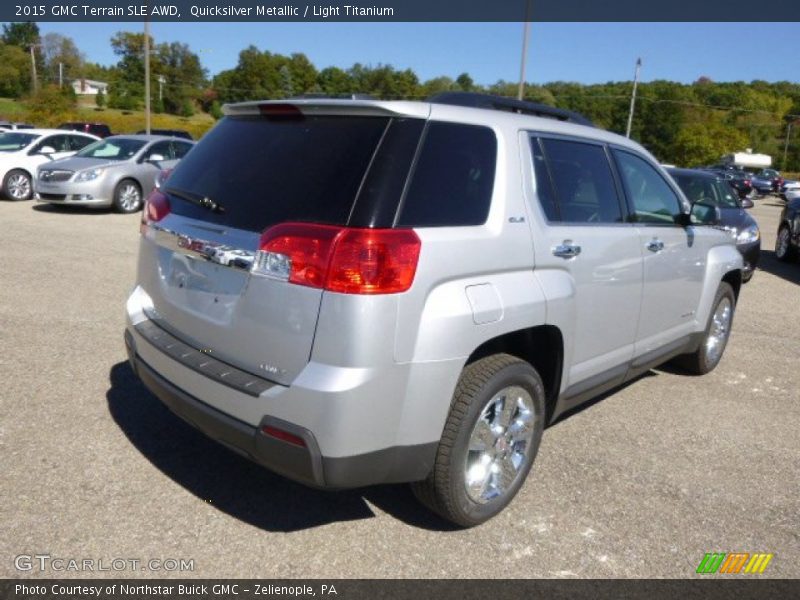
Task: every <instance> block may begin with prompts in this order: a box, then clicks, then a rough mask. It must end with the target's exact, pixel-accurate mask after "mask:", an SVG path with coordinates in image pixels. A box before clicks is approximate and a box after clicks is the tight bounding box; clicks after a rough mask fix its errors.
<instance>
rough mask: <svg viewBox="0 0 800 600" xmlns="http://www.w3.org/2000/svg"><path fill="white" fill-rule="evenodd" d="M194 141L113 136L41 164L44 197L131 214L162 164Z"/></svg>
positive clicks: (38, 182)
mask: <svg viewBox="0 0 800 600" xmlns="http://www.w3.org/2000/svg"><path fill="white" fill-rule="evenodd" d="M193 145H194V142H191V141H187V140H182V139H177V138H169V137H164V136H154V135H115V136H111V137H108V138H106V139H104V140H100V141H98V142H96V143H94V144H92V145H90V146H87V147H86V148H84V149H83V150H81V151H80V152H78V153H77V154H76V155H75V156H73V157H71V158H69V159H66V160H59V161H54V162H51V163H47V164H46V165H43V166H42V167H41V168H39V169H37V171H36V177H35V180H34V190H35V192H36V198H37V199H38V200H39V201H40V202H51V203H53V204H70V205H82V206H91V207H97V208H106V207H112V208H113V209H114V210H116V211H117V212H121V213H130V212H135V211H137V210H139V209H140V208H141V207H142V204H143V199H144V198H146V197H147V195H148V194H149V193H150V192H151V191H152V189H153V187H154V186H155V181H156V177H157V176H158V174H159V173H160V172H161V171H162V170H164V169H171V168H173V167H174V166H175V165H176V164H177V162H178V161H179V160H180V159H181V158H183V157H184V156H185V155H186V153H187V152H188V151H189V150H191V148H192V146H193Z"/></svg>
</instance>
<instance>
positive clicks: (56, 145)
mask: <svg viewBox="0 0 800 600" xmlns="http://www.w3.org/2000/svg"><path fill="white" fill-rule="evenodd" d="M68 137H69V136H66V135H50V136H47V137H46V138H44V139H43V140H42V141H41V142H39V143H38V144H36V149H35V151H36V152H41V150H42V148H44V147H45V146H50V147H51V148H52V149H53V150H55V151H56V152H69V142H68Z"/></svg>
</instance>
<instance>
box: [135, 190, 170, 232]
mask: <svg viewBox="0 0 800 600" xmlns="http://www.w3.org/2000/svg"><path fill="white" fill-rule="evenodd" d="M168 214H169V198H167V197H166V195H164V194H163V193H162V192H161V191H160V190H153V191H152V192H150V195H149V196H148V197H147V200H146V201H145V203H144V209H143V210H142V221H141V223H140V225H139V233H144V232H145V231H146V230H147V226H148V225H149V224H150V223H157V222H158V221H160V220H161V219H163V218H164V217H166V216H167V215H168Z"/></svg>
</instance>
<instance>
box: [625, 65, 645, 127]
mask: <svg viewBox="0 0 800 600" xmlns="http://www.w3.org/2000/svg"><path fill="white" fill-rule="evenodd" d="M641 69H642V59H641V58H637V59H636V73H634V75H633V94H631V109H630V111H629V112H628V128H627V129H626V130H625V137H626V138H630V137H631V126H633V109H634V107H635V106H636V88H637V87H638V85H639V71H640V70H641Z"/></svg>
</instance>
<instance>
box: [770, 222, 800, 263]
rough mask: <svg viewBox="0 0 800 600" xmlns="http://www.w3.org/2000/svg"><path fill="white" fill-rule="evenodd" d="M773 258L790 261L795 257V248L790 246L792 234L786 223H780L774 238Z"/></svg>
mask: <svg viewBox="0 0 800 600" xmlns="http://www.w3.org/2000/svg"><path fill="white" fill-rule="evenodd" d="M784 242H785V243H784ZM775 258H777V259H778V260H780V261H783V262H791V261H793V260H794V259H796V258H797V248H795V247H794V246H792V234H791V232H790V231H789V226H788V225H781V227H780V229H778V235H777V237H776V238H775Z"/></svg>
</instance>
